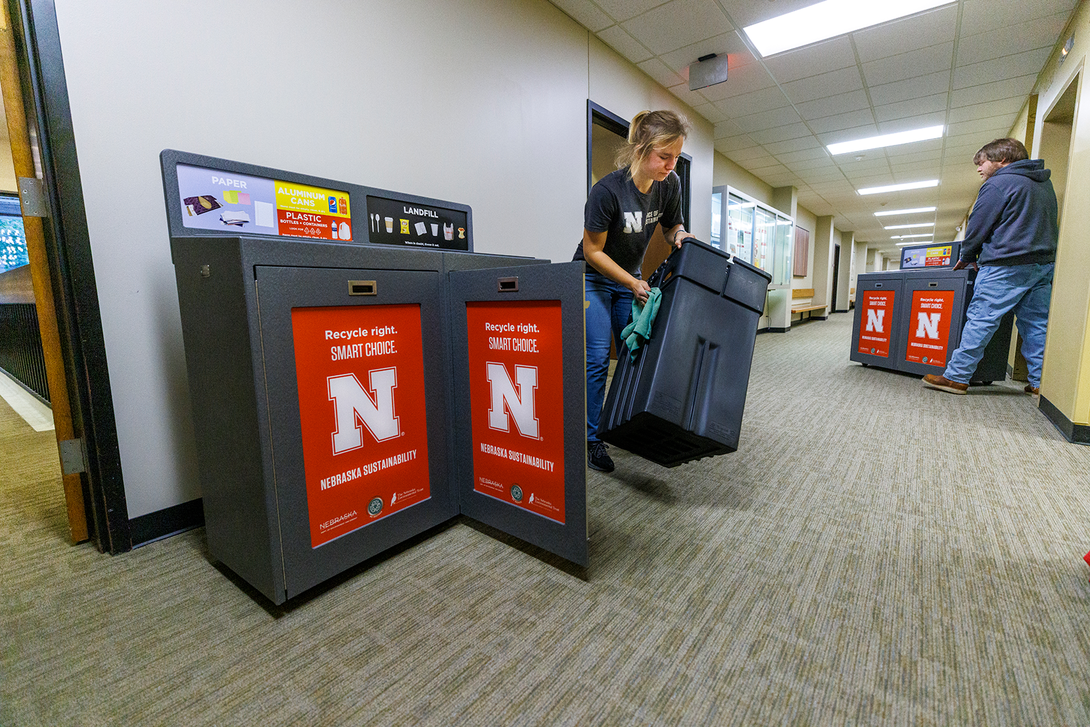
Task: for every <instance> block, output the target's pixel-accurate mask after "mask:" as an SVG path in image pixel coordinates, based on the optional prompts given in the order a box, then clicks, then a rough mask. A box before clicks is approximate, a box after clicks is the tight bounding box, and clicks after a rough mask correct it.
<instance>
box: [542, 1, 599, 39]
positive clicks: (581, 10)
mask: <svg viewBox="0 0 1090 727" xmlns="http://www.w3.org/2000/svg"><path fill="white" fill-rule="evenodd" d="M550 2H552V4H553V5H555V6H557V7H558V8H560V9H561V10H563V11H564V12H565V13H567V14H568V15H569V16H570V17H571V18H572V19H574V20H575V22H577V23H579V24H580V25H582V26H583V27H584V28H589V29H590V30H591V31H592V32H595V33H597V32H598V31H599V30H603V29H605V28H608V27H609V26H611V25H613V18H610V17H609V16H608V15H606V14H605V13H603V12H602V10H601V9H600V8H599V7H598V6H597V5H595V4H594V3H592V2H590V0H550Z"/></svg>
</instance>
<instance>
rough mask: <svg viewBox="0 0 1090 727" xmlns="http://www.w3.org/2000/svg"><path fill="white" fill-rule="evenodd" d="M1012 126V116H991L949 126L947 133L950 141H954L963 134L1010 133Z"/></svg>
mask: <svg viewBox="0 0 1090 727" xmlns="http://www.w3.org/2000/svg"><path fill="white" fill-rule="evenodd" d="M1013 124H1014V115H1013V114H1011V115H1010V116H993V117H990V118H985V119H973V120H972V121H962V122H961V123H957V124H950V127H949V128H948V129H947V133H948V134H949V135H950V138H951V139H956V138H958V137H960V136H961V135H963V134H991V133H993V132H997V133H1001V134H1005V133H1007V132H1008V131H1010V128H1011V126H1012V125H1013Z"/></svg>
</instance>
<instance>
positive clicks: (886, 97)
mask: <svg viewBox="0 0 1090 727" xmlns="http://www.w3.org/2000/svg"><path fill="white" fill-rule="evenodd" d="M949 86H950V74H949V73H943V72H940V73H929V74H927V75H926V76H919V77H918V78H909V79H907V80H905V81H897V82H896V83H886V84H883V85H881V86H871V87H870V99H871V102H872V103H873V104H874V105H875V106H876V107H877V106H883V105H885V104H892V103H897V102H898V101H908V100H909V99H913V98H922V97H924V96H933V95H935V94H937V93H945V92H946V91H947V90H948V89H949Z"/></svg>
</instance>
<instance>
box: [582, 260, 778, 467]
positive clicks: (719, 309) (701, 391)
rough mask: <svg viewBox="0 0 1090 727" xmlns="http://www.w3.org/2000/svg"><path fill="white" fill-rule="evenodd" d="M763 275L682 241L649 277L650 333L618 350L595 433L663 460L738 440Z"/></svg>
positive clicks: (724, 447)
mask: <svg viewBox="0 0 1090 727" xmlns="http://www.w3.org/2000/svg"><path fill="white" fill-rule="evenodd" d="M771 280H772V276H771V275H769V274H768V273H766V272H764V271H763V270H760V269H758V268H755V267H754V266H752V265H750V264H749V263H745V262H742V261H741V260H736V259H733V258H731V257H730V256H729V255H727V253H725V252H723V251H722V250H718V249H716V248H714V247H711V246H710V245H707V244H705V243H703V242H696V241H694V240H688V241H686V242H685V244H684V245H682V247H681V249H680V250H675V251H674V252H673V253H671V255H670V257H668V258H667V259H666V262H665V263H663V265H662V266H661V267H660V268H659V269H658V270H656V271H655V274H654V275H653V276H652V277H651V280H650V281H648V282H649V283H650V285H652V286H657V287H658V288H659V289H661V290H662V300H661V303H660V306H659V311H658V315H657V317H656V318H655V325H654V328H653V330H652V335H651V339H650V340H649V341H648V342H647V343H646V344H645V345H644V346H643V347H642V348H641V349H640V350H639V352H638V353H637V354H636V358H635V360H634V361H633V360H631V359H630V356H629V353H628V349H627V347H626V348H624V349H623V350H622V351H621V352H620V354H619V355H618V362H617V369H616V371H615V373H614V375H613V383H612V384H611V386H610V389H609V394H608V395H607V397H606V402H605V406H604V407H603V409H602V418H601V421H600V422H599V426H598V436H599V437H600V438H601V439H602V440H603V441H606V442H609V443H610V444H613V445H616V446H618V447H620V448H621V449H626V450H628V451H629V452H632V453H633V454H637V455H639V456H641V457H643V458H645V459H649V460H651V461H652V462H656V463H658V464H660V465H663V466H665V467H676V466H677V465H679V464H684V463H686V462H691V461H693V460H697V459H701V458H703V457H710V456H713V455H717V454H726V453H728V452H733V451H735V450H736V449H737V448H738V433H739V430H740V428H741V424H742V410H743V408H744V407H745V403H746V389H747V387H748V385H749V369H750V364H751V363H752V360H753V342H754V339H755V338H756V336H757V322H758V320H759V319H760V317H761V313H762V311H763V310H764V304H765V293H766V291H767V290H768V284H769V283H770V282H771Z"/></svg>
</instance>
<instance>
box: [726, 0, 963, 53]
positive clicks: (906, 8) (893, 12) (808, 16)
mask: <svg viewBox="0 0 1090 727" xmlns="http://www.w3.org/2000/svg"><path fill="white" fill-rule="evenodd" d="M951 2H953V0H900V1H899V2H895V3H894V2H875V1H874V0H825V2H820V3H815V4H814V5H810V6H809V7H805V8H802V9H800V10H795V11H794V12H790V13H785V14H783V15H780V16H777V17H775V18H770V19H768V20H764V21H761V22H760V23H754V24H753V25H750V26H748V27H746V28H743V30H744V31H745V34H746V35H747V36H749V40H750V42H752V43H753V46H754V47H755V48H756V49H757V52H758V53H760V54H761V55H762V56H770V55H773V54H774V53H781V52H783V51H785V50H791V49H792V48H799V47H801V46H804V45H810V44H811V43H817V42H818V41H819V40H825V39H827V38H833V37H836V36H838V35H843V34H845V33H851V32H853V31H856V30H862V29H863V28H869V27H870V26H872V25H878V24H879V23H885V22H888V21H890V20H896V19H897V18H903V17H905V16H906V15H914V14H916V13H921V12H923V11H924V10H930V9H931V8H937V7H939V6H940V5H949V4H950V3H951Z"/></svg>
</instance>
